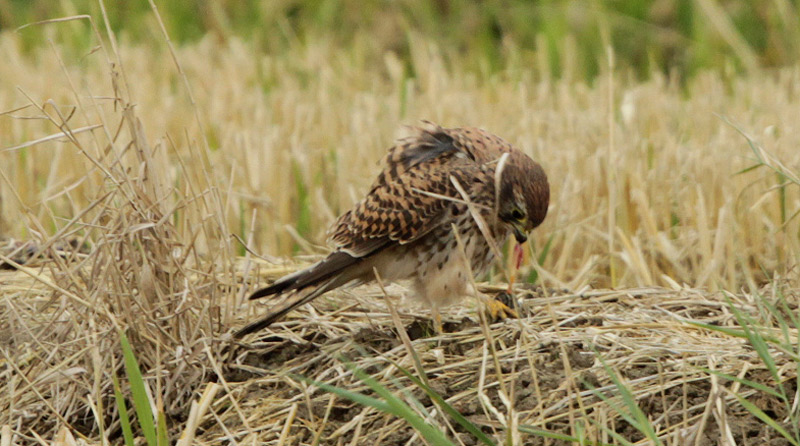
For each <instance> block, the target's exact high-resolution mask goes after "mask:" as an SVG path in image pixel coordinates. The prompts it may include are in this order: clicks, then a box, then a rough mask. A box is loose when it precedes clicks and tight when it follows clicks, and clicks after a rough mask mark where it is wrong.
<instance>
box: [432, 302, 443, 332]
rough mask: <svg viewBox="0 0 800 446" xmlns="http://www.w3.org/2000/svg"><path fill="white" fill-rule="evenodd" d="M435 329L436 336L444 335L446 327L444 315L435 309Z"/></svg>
mask: <svg viewBox="0 0 800 446" xmlns="http://www.w3.org/2000/svg"><path fill="white" fill-rule="evenodd" d="M433 329H434V330H435V331H436V335H437V336H438V335H441V334H444V327H443V326H442V315H441V314H440V313H439V309H438V308H434V309H433Z"/></svg>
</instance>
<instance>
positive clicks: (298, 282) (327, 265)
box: [248, 251, 361, 300]
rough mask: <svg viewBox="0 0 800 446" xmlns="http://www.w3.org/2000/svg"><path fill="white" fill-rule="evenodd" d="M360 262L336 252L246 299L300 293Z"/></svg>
mask: <svg viewBox="0 0 800 446" xmlns="http://www.w3.org/2000/svg"><path fill="white" fill-rule="evenodd" d="M360 261H361V259H360V258H358V257H353V256H351V255H350V254H348V253H346V252H342V251H337V252H334V253H331V254H330V255H329V256H328V257H325V258H324V259H322V260H320V261H319V262H317V263H315V264H313V265H311V266H310V267H308V268H306V269H303V270H300V271H297V272H295V273H292V274H289V275H288V276H284V277H281V278H280V279H278V280H276V281H275V283H273V284H272V285H270V286H268V287H266V288H262V289H260V290H258V291H256V292H255V293H253V294H251V295H250V297H249V298H248V299H250V300H253V299H259V298H261V297H266V296H272V295H275V294H281V293H286V292H289V291H295V290H297V291H300V290H302V289H303V288H307V287H310V286H314V285H317V284H319V283H321V282H323V281H325V280H326V279H329V278H331V277H332V276H334V275H336V274H339V273H340V272H342V271H343V270H344V269H345V268H347V267H349V266H351V265H354V264H356V263H358V262H360Z"/></svg>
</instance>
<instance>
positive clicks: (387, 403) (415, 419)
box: [291, 363, 455, 446]
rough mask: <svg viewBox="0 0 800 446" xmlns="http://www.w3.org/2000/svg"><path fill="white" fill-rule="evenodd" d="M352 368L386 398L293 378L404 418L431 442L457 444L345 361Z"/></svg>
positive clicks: (448, 444)
mask: <svg viewBox="0 0 800 446" xmlns="http://www.w3.org/2000/svg"><path fill="white" fill-rule="evenodd" d="M345 364H346V365H347V367H348V368H350V370H352V371H353V374H354V375H355V376H356V377H357V378H358V379H359V380H361V381H362V382H363V383H364V384H366V385H367V386H368V387H369V388H371V389H372V390H373V391H374V392H375V393H377V394H378V395H380V396H381V397H382V398H383V399H384V400H379V399H377V398H373V397H370V396H367V395H364V394H361V393H357V392H352V391H350V390H347V389H343V388H341V387H336V386H332V385H329V384H325V383H321V382H317V381H314V380H312V379H309V378H306V377H304V376H299V375H291V376H292V377H293V378H295V379H298V380H301V381H304V382H306V383H309V384H312V385H314V386H317V387H319V388H320V389H323V390H325V391H328V392H331V393H334V394H336V395H338V396H340V397H342V398H346V399H349V400H350V401H353V402H354V403H356V404H360V405H362V406H368V407H372V408H375V409H378V410H380V411H381V412H385V413H388V414H392V415H394V416H396V417H399V418H402V419H404V420H406V421H407V422H408V423H409V424H410V425H411V426H412V427H413V428H414V429H416V430H417V432H419V433H420V435H422V436H423V437H424V438H425V439H426V440H427V441H428V442H429V443H430V444H432V445H434V446H455V445H454V444H453V443H452V442H451V441H450V440H448V439H447V437H446V436H445V435H444V433H442V432H441V431H439V430H438V429H436V428H435V427H433V426H432V425H430V424H429V423H427V422H426V421H425V420H424V419H423V418H422V417H420V416H419V415H417V413H416V412H414V411H413V410H412V409H411V407H409V406H408V405H407V404H405V403H404V402H403V401H401V400H400V399H399V398H397V397H395V396H394V395H392V394H391V392H390V391H389V390H388V389H386V388H385V387H383V386H382V385H381V384H380V383H378V382H377V381H375V379H374V378H372V377H371V376H369V375H367V374H366V373H364V372H362V371H361V370H360V369H358V368H356V367H354V366H352V365H350V364H349V363H345Z"/></svg>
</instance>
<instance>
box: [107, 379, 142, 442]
mask: <svg viewBox="0 0 800 446" xmlns="http://www.w3.org/2000/svg"><path fill="white" fill-rule="evenodd" d="M111 381H112V382H113V383H114V400H116V402H117V412H119V425H120V427H121V428H122V438H124V439H125V444H126V445H127V446H134V445H135V444H136V443H135V442H134V439H133V429H131V420H130V418H128V407H127V406H126V405H125V397H124V396H122V389H121V388H120V386H119V379H117V374H116V373H112V374H111Z"/></svg>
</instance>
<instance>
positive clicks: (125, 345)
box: [119, 331, 157, 446]
mask: <svg viewBox="0 0 800 446" xmlns="http://www.w3.org/2000/svg"><path fill="white" fill-rule="evenodd" d="M119 338H120V339H119V340H120V344H121V345H122V356H123V357H124V358H125V373H126V374H127V375H128V381H129V382H130V385H131V395H132V396H133V407H134V409H136V417H137V418H138V420H139V427H140V428H141V429H142V433H143V434H144V438H145V439H146V440H147V444H148V445H151V446H154V445H156V444H157V443H156V441H157V440H156V428H155V424H154V418H153V409H152V408H151V407H150V399H149V398H148V397H147V391H146V390H145V383H144V378H143V377H142V371H141V370H140V369H139V364H138V363H137V362H136V355H134V353H133V349H132V348H131V344H130V342H128V337H127V336H125V333H123V332H122V331H120V332H119Z"/></svg>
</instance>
